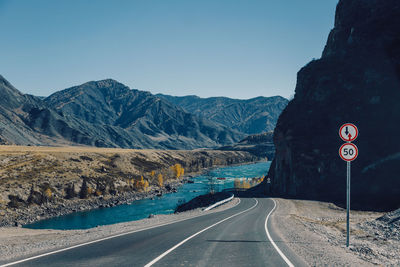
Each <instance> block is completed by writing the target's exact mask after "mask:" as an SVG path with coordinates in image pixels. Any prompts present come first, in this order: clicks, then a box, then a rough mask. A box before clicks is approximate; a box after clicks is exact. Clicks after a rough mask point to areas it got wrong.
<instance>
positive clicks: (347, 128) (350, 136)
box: [339, 123, 358, 247]
mask: <svg viewBox="0 0 400 267" xmlns="http://www.w3.org/2000/svg"><path fill="white" fill-rule="evenodd" d="M339 136H340V138H342V140H343V141H345V142H347V143H344V144H343V145H342V146H341V147H340V148H339V156H340V157H341V158H342V160H344V161H346V162H347V180H346V210H347V212H346V215H347V216H346V217H347V218H346V247H349V244H350V178H351V177H350V176H351V162H352V161H353V160H355V159H356V158H357V156H358V148H357V146H356V145H354V144H352V143H351V142H352V141H354V140H355V139H356V138H357V136H358V129H357V127H356V126H355V125H354V124H352V123H346V124H343V125H342V127H340V129H339Z"/></svg>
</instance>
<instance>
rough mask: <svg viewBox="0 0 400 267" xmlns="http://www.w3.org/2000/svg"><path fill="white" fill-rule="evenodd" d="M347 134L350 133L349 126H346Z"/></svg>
mask: <svg viewBox="0 0 400 267" xmlns="http://www.w3.org/2000/svg"><path fill="white" fill-rule="evenodd" d="M344 133H345V134H346V135H349V127H347V126H346V131H345V132H344Z"/></svg>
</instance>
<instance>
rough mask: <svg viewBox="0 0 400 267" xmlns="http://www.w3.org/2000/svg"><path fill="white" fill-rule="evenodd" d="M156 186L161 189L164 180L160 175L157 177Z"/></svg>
mask: <svg viewBox="0 0 400 267" xmlns="http://www.w3.org/2000/svg"><path fill="white" fill-rule="evenodd" d="M157 178H158V185H159V186H160V187H161V186H163V184H164V178H163V176H162V174H161V173H160V174H159V175H158V177H157Z"/></svg>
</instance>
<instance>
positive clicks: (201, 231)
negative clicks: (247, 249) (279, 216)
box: [144, 198, 258, 267]
mask: <svg viewBox="0 0 400 267" xmlns="http://www.w3.org/2000/svg"><path fill="white" fill-rule="evenodd" d="M254 200H255V201H256V204H254V205H253V206H252V207H250V208H248V209H246V210H243V211H241V212H238V213H236V214H233V215H231V216H229V217H227V218H225V219H223V220H221V221H219V222H216V223H214V224H212V225H210V226H208V227H206V228H204V229H203V230H200V231H198V232H197V233H195V234H193V235H191V236H189V237H188V238H186V239H184V240H182V241H181V242H179V243H178V244H176V245H175V246H173V247H172V248H170V249H168V250H167V251H165V252H164V253H163V254H161V255H160V256H158V257H157V258H155V259H154V260H152V261H150V262H149V263H147V264H146V265H145V266H144V267H150V266H152V265H153V264H154V263H156V262H158V261H159V260H161V259H162V258H164V257H165V256H166V255H168V254H169V253H171V252H172V251H174V250H175V249H177V248H178V247H180V246H181V245H183V244H184V243H186V242H187V241H189V240H190V239H192V238H193V237H195V236H197V235H199V234H201V233H203V232H204V231H207V230H208V229H210V228H212V227H214V226H216V225H218V224H220V223H223V222H224V221H226V220H229V219H231V218H233V217H235V216H238V215H240V214H242V213H245V212H246V211H249V210H251V209H254V208H255V207H256V206H257V205H258V200H257V199H255V198H254Z"/></svg>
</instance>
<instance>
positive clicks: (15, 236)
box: [0, 198, 239, 264]
mask: <svg viewBox="0 0 400 267" xmlns="http://www.w3.org/2000/svg"><path fill="white" fill-rule="evenodd" d="M238 203H239V199H238V198H234V199H233V200H232V201H230V202H228V203H226V204H224V205H221V206H218V207H216V208H215V209H212V210H210V211H203V210H202V209H200V208H199V209H195V210H190V211H186V212H182V213H176V214H168V215H155V216H154V217H152V218H147V219H143V220H138V221H132V222H126V223H118V224H113V225H105V226H99V227H95V228H91V229H87V230H41V229H26V228H20V227H0V259H1V260H0V264H1V263H5V262H9V261H10V260H14V259H19V258H25V257H29V256H32V255H36V254H40V253H45V252H48V251H53V250H57V249H61V248H65V247H70V246H73V245H77V244H82V243H85V242H89V241H93V240H97V239H100V238H104V237H109V236H113V235H117V234H121V233H126V232H130V231H136V230H141V229H145V228H149V227H155V226H158V225H162V224H168V223H173V222H177V221H181V220H185V219H189V218H193V217H197V216H201V215H205V214H210V213H215V212H219V211H223V210H226V209H229V208H232V207H233V206H235V205H237V204H238Z"/></svg>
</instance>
